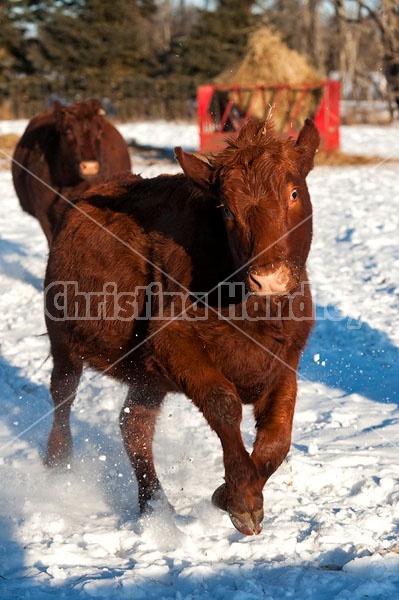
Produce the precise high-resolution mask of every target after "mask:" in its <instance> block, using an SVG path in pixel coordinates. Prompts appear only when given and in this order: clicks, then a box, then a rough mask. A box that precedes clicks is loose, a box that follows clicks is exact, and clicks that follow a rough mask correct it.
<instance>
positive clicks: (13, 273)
mask: <svg viewBox="0 0 399 600" xmlns="http://www.w3.org/2000/svg"><path fill="white" fill-rule="evenodd" d="M25 126H26V121H25V122H22V121H17V122H16V121H14V122H11V121H4V122H0V135H1V134H3V133H17V134H21V133H22V131H23V130H24V127H25ZM120 130H121V132H122V134H123V135H124V136H125V138H126V139H128V140H134V142H135V144H136V146H135V147H134V150H133V161H134V168H135V170H136V171H138V172H141V173H142V174H143V176H153V175H156V174H158V173H160V172H170V173H172V172H177V171H178V170H179V169H178V167H177V165H176V164H174V163H173V162H172V160H173V158H172V148H173V146H175V145H182V146H183V147H184V148H185V149H188V150H195V149H196V148H197V147H198V130H197V127H196V126H195V125H187V124H185V123H166V122H162V121H159V122H152V123H132V124H123V125H121V126H120ZM342 148H343V150H344V151H345V152H352V153H354V154H359V153H363V154H364V153H368V154H372V155H379V156H381V159H382V160H381V162H380V163H378V164H375V165H371V166H370V165H368V166H348V167H317V168H316V169H315V170H314V171H313V172H312V173H311V174H310V175H309V178H308V181H309V188H310V191H311V195H312V199H313V205H314V221H315V222H314V242H313V247H312V251H311V256H310V259H309V271H310V276H311V281H312V287H313V293H314V297H315V303H316V308H317V323H316V327H315V329H314V332H313V334H312V337H311V340H310V342H309V344H308V347H307V349H306V351H305V353H304V355H303V359H302V362H301V366H300V381H299V394H298V402H297V409H296V416H295V423H294V430H293V443H292V448H291V451H290V453H289V455H288V457H287V460H286V461H285V462H284V463H283V465H282V466H281V467H280V469H279V470H278V471H277V473H276V474H275V475H274V476H273V477H272V478H271V479H270V481H269V482H268V484H267V485H266V487H265V490H264V497H265V522H264V529H263V532H262V533H261V534H260V535H259V536H256V537H244V536H242V535H241V534H239V532H238V531H236V530H235V529H234V527H233V526H232V524H231V522H230V519H229V518H228V516H227V515H226V514H224V513H222V512H220V511H218V510H217V509H215V508H213V507H212V505H211V503H210V497H211V494H212V492H213V490H214V489H215V488H216V487H217V486H218V485H220V483H222V475H223V467H222V453H221V449H220V444H219V442H218V439H217V438H216V436H215V435H214V434H213V432H211V431H210V429H209V427H208V425H207V424H206V422H205V420H204V419H203V418H202V417H201V415H200V414H199V413H198V412H197V411H196V410H195V409H194V407H193V406H192V405H191V403H190V402H189V401H188V400H187V399H186V398H185V397H184V396H183V395H179V394H175V395H171V396H169V397H168V399H167V401H166V403H165V405H164V409H163V411H162V414H161V417H160V420H159V422H158V428H157V435H156V439H155V459H156V465H157V469H158V472H159V476H160V479H161V481H162V483H163V486H164V489H165V492H166V495H167V498H168V500H169V502H170V503H171V504H172V505H173V507H174V509H175V513H174V514H173V513H172V512H171V511H170V510H169V509H168V507H167V505H166V502H165V501H162V500H158V501H156V502H154V510H153V512H152V513H151V514H149V515H147V516H145V517H139V516H138V515H137V489H136V484H135V481H134V477H133V476H132V472H131V468H130V466H129V463H128V460H127V458H126V456H125V454H124V450H123V447H122V442H121V439H120V433H119V429H118V413H119V410H120V407H121V405H122V402H123V398H124V394H125V390H124V388H123V387H122V386H120V385H119V384H117V383H115V382H114V381H113V380H111V379H108V378H106V377H100V376H98V374H96V373H94V372H92V371H87V372H86V374H85V376H84V378H83V381H82V383H81V385H80V391H79V394H78V398H77V400H76V402H75V405H74V410H73V415H72V427H73V435H74V444H75V455H74V460H73V462H72V464H71V468H70V469H69V470H68V471H67V472H66V473H53V472H48V471H47V470H45V469H44V467H43V463H42V459H43V454H44V449H45V445H46V439H47V435H48V432H49V428H50V425H51V407H52V404H51V401H50V398H49V392H48V382H49V374H50V370H51V360H50V359H49V360H46V359H47V358H48V340H47V338H46V335H43V334H44V333H45V326H44V320H43V310H42V293H41V286H42V278H43V273H44V269H45V264H46V255H47V246H46V242H45V238H44V235H43V233H42V232H41V229H40V227H39V225H38V223H37V222H36V221H35V220H34V219H33V218H31V217H29V216H28V215H26V214H25V213H23V212H22V211H21V209H20V207H19V204H18V201H17V199H16V196H15V193H14V190H13V186H12V182H11V177H10V172H9V160H8V159H7V158H6V157H4V155H3V156H2V157H0V191H1V203H0V231H1V239H0V312H1V315H2V318H1V321H0V330H1V338H0V339H1V346H0V401H1V406H2V411H1V416H0V477H1V481H2V486H1V489H0V597H1V598H2V599H25V598H26V599H32V600H50V599H51V598H67V599H77V598H79V599H81V598H82V599H89V598H107V599H111V600H112V599H114V598H115V599H118V598H120V599H126V600H127V599H135V600H136V599H137V600H141V599H143V600H148V599H152V598H154V599H155V598H156V599H159V600H162V599H175V600H205V599H212V600H219V599H220V600H224V599H225V598H226V597H229V598H230V600H255V599H259V598H265V599H267V600H282V599H292V598H294V599H299V600H306V599H312V600H327V599H328V600H330V599H333V598H334V599H337V600H363V599H366V598H373V599H374V600H379V599H381V600H382V599H386V598H389V599H390V600H395V599H399V554H398V552H399V540H398V534H399V465H398V461H397V456H398V424H399V407H398V405H399V374H398V367H397V365H398V359H399V349H398V346H399V319H398V307H399V302H398V297H399V276H398V275H399V247H398V225H399V223H398V218H399V217H398V215H399V197H398V195H397V192H396V187H397V182H398V163H394V162H389V161H386V160H384V159H386V158H389V157H393V158H398V157H399V143H398V127H395V126H392V127H374V126H352V127H343V128H342ZM242 429H243V436H244V440H245V442H246V443H247V444H248V446H250V445H251V442H252V440H253V436H254V424H253V421H252V418H251V413H250V410H247V409H245V411H244V421H243V427H242Z"/></svg>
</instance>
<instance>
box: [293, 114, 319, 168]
mask: <svg viewBox="0 0 399 600" xmlns="http://www.w3.org/2000/svg"><path fill="white" fill-rule="evenodd" d="M319 145H320V133H319V130H318V129H317V127H316V125H315V124H314V122H313V121H312V120H311V119H306V121H305V124H304V126H303V127H302V129H301V131H300V132H299V136H298V139H297V142H296V146H297V148H298V149H299V150H300V151H301V159H300V164H301V171H302V174H303V175H304V176H305V177H306V175H307V174H308V173H309V171H311V170H312V169H313V166H314V157H315V154H316V152H317V149H318V147H319Z"/></svg>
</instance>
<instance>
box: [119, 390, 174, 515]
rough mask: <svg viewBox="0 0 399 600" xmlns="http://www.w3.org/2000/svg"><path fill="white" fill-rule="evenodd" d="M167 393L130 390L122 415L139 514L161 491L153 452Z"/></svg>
mask: <svg viewBox="0 0 399 600" xmlns="http://www.w3.org/2000/svg"><path fill="white" fill-rule="evenodd" d="M164 395H165V394H164V392H160V391H158V390H153V389H150V388H147V387H141V388H139V387H131V388H130V389H129V392H128V395H127V398H126V401H125V404H124V406H123V408H122V410H121V413H120V419H119V423H120V427H121V432H122V437H123V443H124V445H125V449H126V452H127V455H128V457H129V459H130V462H131V463H132V466H133V469H134V472H135V474H136V477H137V485H138V498H139V507H140V511H141V512H143V511H144V510H145V509H146V508H147V505H148V502H149V501H150V500H151V499H152V498H154V494H155V493H156V492H157V490H160V489H161V484H160V483H159V480H158V477H157V474H156V471H155V466H154V458H153V453H152V442H153V438H154V433H155V423H156V420H157V416H158V414H159V411H160V408H161V404H162V400H163V398H164Z"/></svg>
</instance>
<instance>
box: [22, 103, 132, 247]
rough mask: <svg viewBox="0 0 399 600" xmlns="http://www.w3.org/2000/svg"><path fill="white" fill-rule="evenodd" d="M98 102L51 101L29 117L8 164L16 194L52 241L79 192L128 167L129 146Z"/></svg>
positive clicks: (129, 166) (24, 207) (49, 240)
mask: <svg viewBox="0 0 399 600" xmlns="http://www.w3.org/2000/svg"><path fill="white" fill-rule="evenodd" d="M104 115H105V112H104V109H103V108H102V106H101V103H100V102H99V101H98V100H88V101H87V102H76V103H75V104H71V105H70V106H62V105H61V104H60V103H59V102H55V103H54V107H53V109H52V110H50V111H48V112H46V113H42V114H40V115H38V116H36V117H34V118H33V119H32V120H31V121H30V123H29V124H28V127H27V128H26V130H25V132H24V134H23V136H22V138H21V139H20V141H19V142H18V144H17V147H16V149H15V152H14V156H13V162H12V176H13V181H14V187H15V191H16V193H17V196H18V198H19V201H20V204H21V207H22V208H23V210H24V211H26V212H28V213H29V214H31V215H33V216H34V217H36V218H37V219H38V220H39V222H40V225H41V226H42V229H43V231H44V233H45V235H46V237H47V240H48V243H49V244H50V243H51V239H52V235H53V232H54V228H55V225H56V223H57V221H58V219H59V217H60V215H61V213H62V212H63V210H64V209H65V207H66V206H67V205H68V200H72V199H73V198H74V197H75V196H77V195H78V194H81V193H82V192H83V191H85V190H87V189H88V188H90V187H92V186H93V185H96V184H98V183H101V182H103V181H105V180H106V179H107V178H108V177H110V176H111V175H113V174H115V173H119V172H120V171H126V170H130V169H131V163H130V157H129V151H128V147H127V145H126V143H125V141H124V140H123V138H122V136H121V135H120V133H119V131H118V130H117V129H115V127H114V126H113V125H111V123H110V122H109V121H107V120H106V119H105V118H104Z"/></svg>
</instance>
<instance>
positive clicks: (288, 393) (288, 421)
mask: <svg viewBox="0 0 399 600" xmlns="http://www.w3.org/2000/svg"><path fill="white" fill-rule="evenodd" d="M296 392H297V383H296V373H295V371H291V370H289V369H288V367H286V370H285V374H284V378H282V379H280V382H279V384H278V385H277V386H276V389H275V390H274V391H273V392H271V393H270V394H268V396H266V397H264V398H262V399H260V400H259V401H258V402H256V403H255V405H254V414H255V419H256V427H257V435H256V439H255V443H254V447H253V451H252V455H251V456H252V460H253V462H254V464H255V465H256V467H257V471H258V474H259V479H260V481H261V484H262V487H263V486H264V484H265V483H266V481H267V480H268V479H269V477H270V476H271V475H272V474H273V473H274V472H275V471H276V469H277V468H278V467H279V466H280V465H281V463H282V462H283V460H284V458H285V457H286V456H287V454H288V452H289V449H290V445H291V432H292V421H293V417H294V409H295V400H296Z"/></svg>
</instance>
